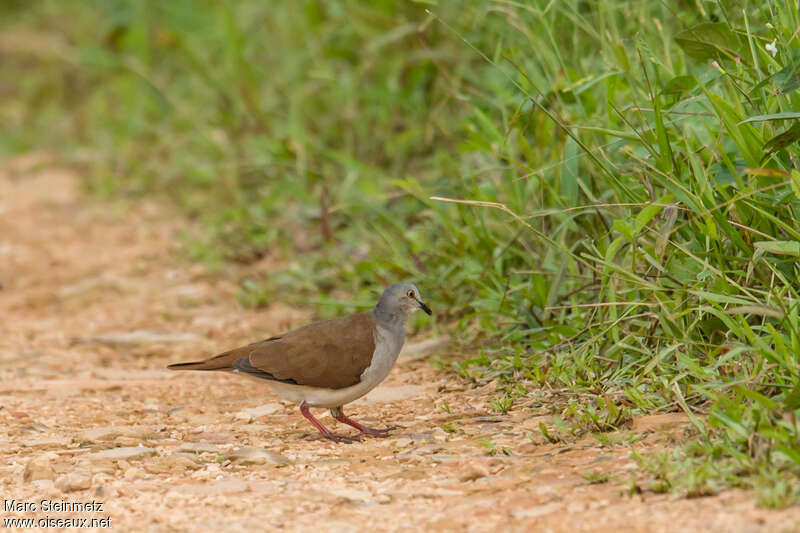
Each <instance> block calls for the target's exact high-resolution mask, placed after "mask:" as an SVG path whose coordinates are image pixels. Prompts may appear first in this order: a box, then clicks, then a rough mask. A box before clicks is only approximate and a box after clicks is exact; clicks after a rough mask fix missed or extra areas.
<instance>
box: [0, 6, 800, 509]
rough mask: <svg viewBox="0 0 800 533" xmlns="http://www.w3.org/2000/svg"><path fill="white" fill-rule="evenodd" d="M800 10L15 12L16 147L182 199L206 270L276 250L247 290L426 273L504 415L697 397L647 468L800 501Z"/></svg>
mask: <svg viewBox="0 0 800 533" xmlns="http://www.w3.org/2000/svg"><path fill="white" fill-rule="evenodd" d="M799 7H800V6H798V2H797V1H796V0H789V1H786V2H758V3H756V2H747V1H721V2H713V3H712V2H680V3H672V2H647V1H644V0H640V1H636V2H625V1H622V0H601V1H599V2H581V1H577V0H566V1H563V2H550V1H546V0H536V1H530V2H512V1H508V0H496V1H493V2H490V1H486V2H477V1H475V2H442V3H441V5H439V4H437V3H436V2H425V3H422V2H420V3H414V2H388V1H385V2H370V3H367V2H357V1H355V0H352V1H350V0H342V1H338V2H337V1H331V2H319V1H303V2H292V3H275V2H270V3H263V2H255V1H242V2H237V3H235V4H231V5H230V6H225V5H222V4H218V3H211V2H189V1H175V2H169V3H161V2H154V1H151V2H147V1H144V2H127V1H122V0H117V1H115V2H96V3H91V2H89V3H86V2H56V1H40V2H36V3H30V4H29V3H22V2H18V3H6V4H3V7H0V14H2V17H0V20H2V23H0V24H1V25H2V26H0V37H2V39H0V56H2V59H3V60H2V61H0V80H2V81H0V92H1V93H2V94H3V96H4V97H3V98H2V99H0V118H1V119H2V120H3V122H4V123H5V124H6V125H8V127H7V128H5V129H4V131H3V132H2V133H0V153H3V152H5V153H8V154H13V153H20V152H25V151H28V150H32V149H47V150H52V151H55V152H56V153H58V155H59V156H60V157H61V159H62V161H64V162H66V163H69V164H73V165H76V166H78V167H79V168H80V169H81V170H82V171H83V173H84V174H85V175H86V176H87V181H86V183H87V187H88V188H89V189H90V190H92V191H95V192H96V193H99V194H105V195H117V196H119V195H129V196H130V195H133V196H135V195H144V194H157V195H163V196H165V197H169V198H171V199H172V200H174V202H175V203H176V204H177V205H179V206H181V208H182V209H183V210H184V212H185V213H186V215H187V216H188V217H191V218H192V219H194V220H195V221H196V222H197V224H196V225H195V226H194V227H196V228H199V229H198V230H197V231H196V232H194V233H192V234H190V235H186V236H185V241H186V243H187V248H188V250H190V252H191V254H192V255H193V256H194V257H195V258H198V259H201V260H204V261H207V262H208V263H210V264H216V265H220V266H221V267H224V264H225V263H226V262H228V261H237V262H242V263H250V264H257V263H256V261H257V260H258V259H260V258H262V257H265V256H269V257H271V258H273V259H275V260H276V261H277V262H278V263H279V264H280V265H282V268H280V269H279V270H278V271H275V272H268V273H266V272H258V271H257V270H255V269H254V270H253V273H252V275H250V276H248V277H247V278H246V279H242V280H241V299H242V301H243V302H244V303H246V304H248V305H253V306H260V305H267V304H268V303H269V302H271V301H273V300H275V299H277V298H281V299H284V300H287V301H289V302H290V303H293V304H300V305H306V306H314V307H315V308H317V309H321V314H322V315H332V314H335V313H340V312H343V311H349V310H353V309H356V308H361V307H363V306H365V305H368V303H369V302H371V301H374V298H375V295H376V294H377V292H378V291H379V290H380V287H382V286H383V285H385V284H386V283H388V282H390V281H393V280H397V279H412V280H415V281H417V283H418V284H419V286H420V288H421V290H422V292H423V294H424V295H425V297H426V299H428V300H430V301H431V302H432V304H433V305H434V309H435V310H436V319H435V320H436V322H437V323H442V324H444V323H447V324H450V323H455V324H457V327H458V328H460V333H459V335H458V337H459V338H460V339H462V342H463V343H464V345H465V346H466V347H468V348H469V349H470V350H471V351H472V353H476V352H477V353H478V355H477V356H475V357H474V358H472V359H470V360H466V361H459V362H457V363H454V365H453V370H454V371H456V372H458V373H459V374H461V375H462V376H464V377H465V378H466V379H471V380H476V381H481V382H486V381H489V380H492V379H497V380H498V383H499V384H500V386H499V387H498V398H497V400H496V401H495V402H494V404H493V409H495V410H496V411H498V412H504V411H506V410H508V409H510V408H515V407H514V405H515V404H517V403H519V404H520V405H524V402H517V400H518V399H520V398H522V397H524V396H526V395H528V394H530V393H531V391H533V389H534V388H535V387H536V386H537V385H538V384H542V383H546V384H547V385H548V386H549V387H550V388H552V389H554V390H558V391H561V393H562V394H563V396H564V397H565V398H568V400H566V401H563V402H557V403H556V404H554V406H553V408H554V410H555V412H556V413H557V414H558V415H559V420H561V421H562V422H563V424H564V427H560V428H559V431H558V434H557V435H556V434H549V433H547V434H545V436H547V435H549V437H550V438H552V439H556V440H561V439H564V438H570V435H574V434H578V433H581V432H586V431H605V430H610V429H615V428H618V427H620V426H623V425H625V424H626V423H627V421H629V420H630V418H631V417H632V416H636V415H638V414H642V413H648V412H664V411H685V412H687V413H688V414H689V415H690V418H691V420H692V421H693V424H694V426H695V430H696V431H697V437H696V438H694V439H692V441H691V442H690V443H689V444H687V445H684V446H682V447H680V448H678V449H677V450H676V451H675V452H674V453H675V454H678V455H677V456H676V457H677V458H680V460H677V459H676V460H674V461H661V462H659V461H660V460H659V459H658V458H652V459H645V462H644V463H643V468H650V469H651V470H652V471H653V472H656V473H658V476H660V477H658V476H657V477H658V479H660V485H659V487H661V488H663V489H664V490H677V491H683V492H684V493H685V494H687V495H701V494H705V493H708V492H709V491H711V492H713V491H718V490H721V489H724V488H725V487H731V486H748V487H754V488H756V490H757V494H758V500H759V502H760V503H761V504H764V505H770V506H776V505H783V504H787V503H790V502H791V501H794V498H795V496H796V495H797V493H798V483H797V481H796V480H797V475H798V474H800V443H799V442H798V426H797V423H796V419H797V415H798V409H799V408H800V368H798V354H799V353H800V317H799V316H798V314H799V313H798V306H797V302H798V291H799V290H800V283H799V282H798V281H797V280H798V258H799V257H800V224H798V222H797V218H798V217H797V215H798V210H800V170H798V169H799V168H800V165H799V164H798V157H799V156H800V150H798V147H797V143H796V141H797V140H798V138H800V121H798V118H800V116H798V112H797V110H798V109H800V91H798V90H797V89H798V86H799V85H800V81H799V80H800V42H798V36H797V34H796V28H797V27H800V15H798V8H799ZM426 8H427V9H428V10H429V11H430V12H426ZM773 42H774V46H775V49H776V55H775V56H773V55H772V54H771V53H770V52H769V51H768V48H767V45H768V44H769V45H770V48H771V46H772V43H773ZM432 197H437V198H445V199H450V200H455V201H442V200H433V199H431V198H432ZM320 295H321V296H320ZM428 324H429V322H428V321H427V318H423V317H417V318H415V320H414V323H413V324H412V326H413V327H415V328H422V327H427V326H428ZM543 431H544V432H546V431H548V430H546V429H544V430H543ZM647 461H652V463H647ZM647 464H649V465H650V466H647ZM659 465H662V466H659ZM767 479H768V480H769V481H765V480H767ZM759 487H761V488H759ZM764 487H769V490H767V489H766V488H764Z"/></svg>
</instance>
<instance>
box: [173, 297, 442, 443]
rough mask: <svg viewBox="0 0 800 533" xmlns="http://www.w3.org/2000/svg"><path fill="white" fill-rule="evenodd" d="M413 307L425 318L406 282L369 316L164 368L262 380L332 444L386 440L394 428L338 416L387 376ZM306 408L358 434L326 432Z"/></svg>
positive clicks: (324, 324)
mask: <svg viewBox="0 0 800 533" xmlns="http://www.w3.org/2000/svg"><path fill="white" fill-rule="evenodd" d="M420 309H421V310H422V311H424V312H425V313H427V314H428V315H432V314H433V313H432V311H431V309H430V308H429V307H428V306H427V305H426V304H425V303H424V302H423V301H422V298H421V296H420V293H419V290H418V289H417V287H416V286H415V285H414V284H412V283H394V284H392V285H389V286H388V287H387V288H386V289H385V290H384V291H383V294H381V297H380V299H379V300H378V303H377V304H376V305H375V307H374V308H373V309H370V310H369V311H364V312H361V313H356V314H352V315H347V316H343V317H339V318H334V319H332V320H323V321H319V322H313V323H311V324H309V325H307V326H304V327H301V328H298V329H295V330H292V331H289V332H288V333H284V334H283V335H278V336H276V337H270V338H268V339H265V340H262V341H259V342H255V343H253V344H249V345H247V346H242V347H239V348H234V349H233V350H229V351H227V352H224V353H221V354H219V355H216V356H214V357H211V358H208V359H205V360H203V361H194V362H189V363H175V364H171V365H169V366H167V368H169V369H170V370H216V371H224V372H233V373H236V374H241V375H244V376H248V377H252V378H256V379H259V380H261V381H262V382H266V383H267V384H268V385H269V386H271V387H272V389H273V390H274V391H275V392H276V393H277V394H278V395H279V396H280V397H281V398H283V399H284V400H288V401H291V402H294V403H298V404H300V413H301V414H302V415H303V416H304V417H305V418H306V419H307V420H308V421H309V422H311V424H312V425H313V426H314V427H315V428H316V429H317V430H318V431H319V433H320V435H321V436H322V437H324V438H327V439H330V440H333V441H336V442H352V441H360V440H361V436H362V435H371V436H375V437H386V436H388V435H390V434H391V432H392V431H393V430H395V429H397V427H395V426H392V427H387V428H383V429H376V428H371V427H367V426H364V425H362V424H360V423H359V422H356V421H355V420H353V419H351V418H349V417H348V416H346V415H345V414H344V411H343V406H344V405H345V404H348V403H350V402H352V401H353V400H356V399H358V398H360V397H361V396H364V395H365V394H367V393H368V392H369V391H371V390H372V389H374V388H375V387H376V386H377V385H378V384H379V383H380V382H382V381H383V380H384V379H385V378H386V376H387V375H389V371H390V370H391V369H392V367H393V366H394V363H395V361H396V360H397V356H398V355H399V354H400V349H401V348H402V347H403V342H404V341H405V336H406V331H405V330H406V321H407V320H408V317H409V316H410V315H411V314H412V313H414V312H415V311H418V310H420ZM311 407H323V408H328V409H329V410H330V413H331V416H333V418H334V419H335V420H337V421H339V422H341V423H343V424H347V425H349V426H352V427H354V428H356V429H357V430H358V431H359V433H358V434H357V435H355V436H350V435H338V434H335V433H333V432H331V431H330V430H329V429H328V428H326V427H325V426H324V425H323V424H322V422H320V421H319V420H317V418H315V417H314V415H313V414H312V413H311V411H310V408H311Z"/></svg>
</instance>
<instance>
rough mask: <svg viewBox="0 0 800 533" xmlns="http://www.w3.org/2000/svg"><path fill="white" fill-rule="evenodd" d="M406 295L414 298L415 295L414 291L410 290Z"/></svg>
mask: <svg viewBox="0 0 800 533" xmlns="http://www.w3.org/2000/svg"><path fill="white" fill-rule="evenodd" d="M406 296H408V297H409V298H413V297H414V291H408V292H407V293H406Z"/></svg>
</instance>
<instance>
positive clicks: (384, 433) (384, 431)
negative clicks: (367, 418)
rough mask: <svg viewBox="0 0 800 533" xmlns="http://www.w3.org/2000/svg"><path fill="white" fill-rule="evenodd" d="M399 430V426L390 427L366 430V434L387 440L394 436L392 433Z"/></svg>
mask: <svg viewBox="0 0 800 533" xmlns="http://www.w3.org/2000/svg"><path fill="white" fill-rule="evenodd" d="M395 429H397V426H389V427H388V428H381V429H377V428H366V427H365V428H364V433H365V434H367V435H371V436H373V437H378V438H386V437H388V436H389V435H391V434H392V431H394V430H395Z"/></svg>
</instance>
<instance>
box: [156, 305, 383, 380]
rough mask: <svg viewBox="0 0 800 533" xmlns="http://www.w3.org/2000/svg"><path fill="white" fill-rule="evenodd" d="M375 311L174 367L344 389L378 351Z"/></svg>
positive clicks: (320, 324)
mask: <svg viewBox="0 0 800 533" xmlns="http://www.w3.org/2000/svg"><path fill="white" fill-rule="evenodd" d="M375 326H376V324H375V316H374V315H373V314H372V313H371V312H369V311H368V312H365V313H358V314H355V315H349V316H345V317H341V318H335V319H333V320H325V321H322V322H315V323H313V324H309V325H308V326H305V327H302V328H299V329H296V330H293V331H290V332H289V333H286V334H284V335H281V336H279V337H272V338H270V339H266V340H263V341H261V342H256V343H253V344H249V345H247V346H242V347H240V348H236V349H233V350H230V351H228V352H225V353H221V354H219V355H217V356H214V357H212V358H210V359H206V360H205V361H198V362H193V363H178V364H174V365H169V367H168V368H170V369H172V370H227V371H232V370H238V371H240V372H244V373H247V374H249V375H252V376H255V377H260V378H264V379H272V380H277V381H284V382H287V383H296V384H298V385H309V386H312V387H326V388H331V389H341V388H344V387H349V386H351V385H355V384H357V383H358V382H359V381H360V379H361V374H362V373H363V372H364V370H366V369H367V367H368V366H369V365H370V364H371V363H372V354H373V353H374V352H375Z"/></svg>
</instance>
